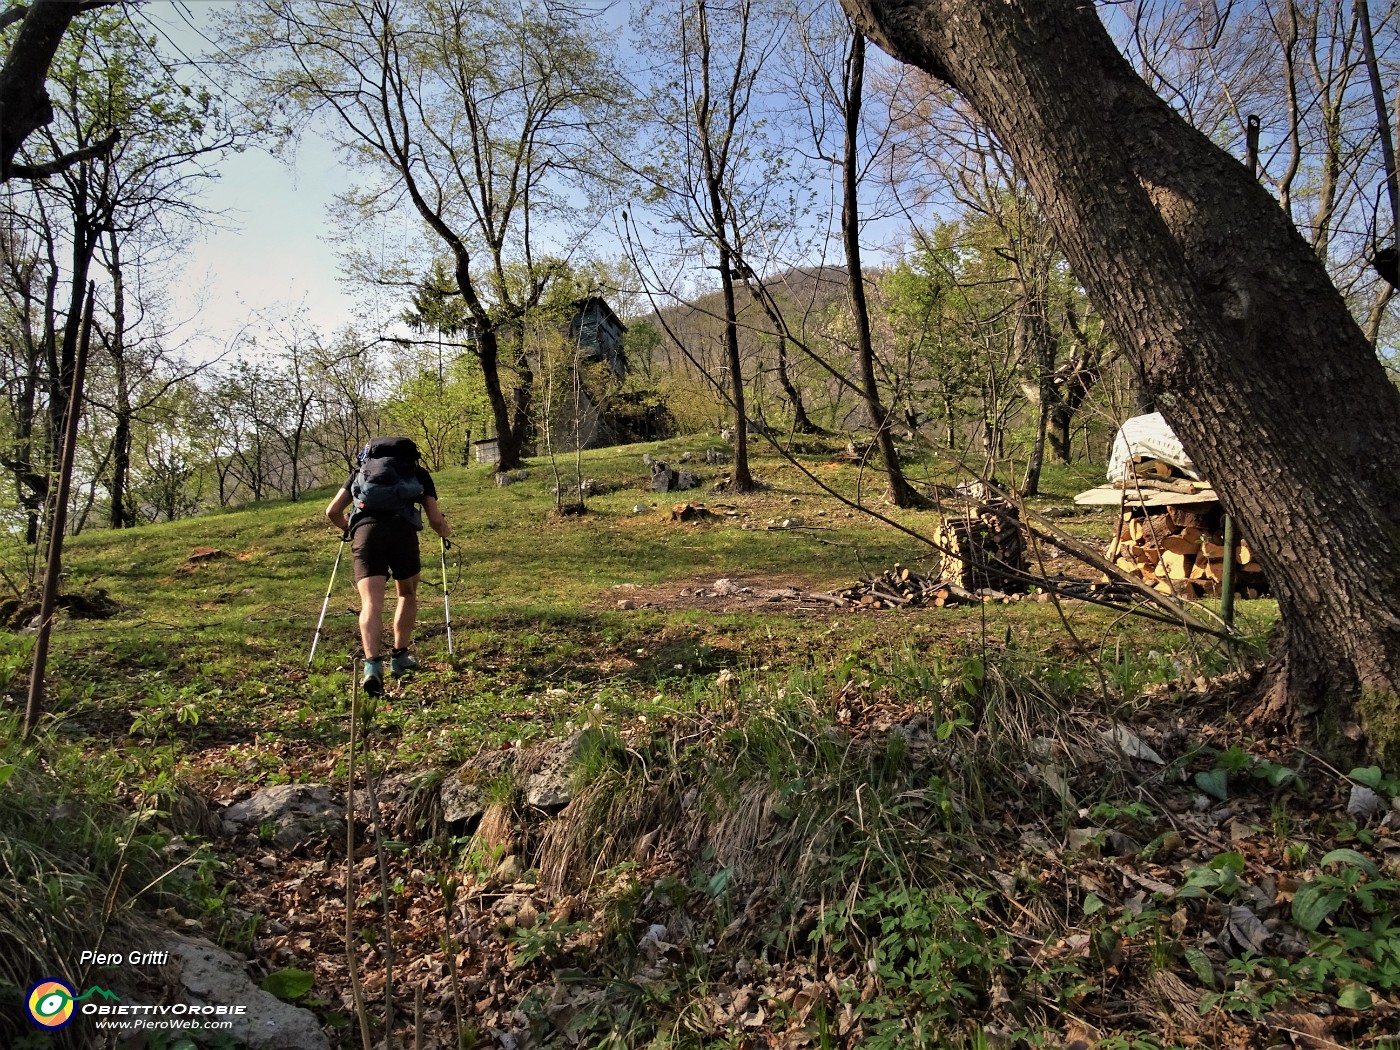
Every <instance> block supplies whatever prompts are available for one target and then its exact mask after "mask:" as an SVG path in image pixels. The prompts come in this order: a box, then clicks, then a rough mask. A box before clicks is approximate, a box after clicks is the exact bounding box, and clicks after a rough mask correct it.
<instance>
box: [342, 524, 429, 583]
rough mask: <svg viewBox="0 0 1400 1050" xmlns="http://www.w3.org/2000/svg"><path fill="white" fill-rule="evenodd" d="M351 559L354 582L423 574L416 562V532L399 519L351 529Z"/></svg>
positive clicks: (417, 561)
mask: <svg viewBox="0 0 1400 1050" xmlns="http://www.w3.org/2000/svg"><path fill="white" fill-rule="evenodd" d="M350 550H351V551H352V552H353V553H354V555H355V579H356V580H363V579H365V578H366V577H369V576H392V577H393V578H394V579H396V580H407V579H409V578H411V577H413V576H417V575H418V574H419V573H420V572H422V571H423V563H422V562H421V561H420V560H419V558H418V530H417V529H415V528H414V527H413V526H412V525H410V524H409V523H408V522H407V521H404V520H403V519H402V518H395V519H393V520H391V521H366V522H364V523H363V524H361V525H357V526H355V534H354V536H353V537H352V538H351V540H350Z"/></svg>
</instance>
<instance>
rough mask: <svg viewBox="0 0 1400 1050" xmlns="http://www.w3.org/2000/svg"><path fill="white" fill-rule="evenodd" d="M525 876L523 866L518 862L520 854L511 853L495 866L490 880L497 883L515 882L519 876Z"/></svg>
mask: <svg viewBox="0 0 1400 1050" xmlns="http://www.w3.org/2000/svg"><path fill="white" fill-rule="evenodd" d="M523 874H525V868H524V865H522V864H521V862H520V854H518V853H512V854H510V856H508V857H506V858H505V859H504V860H502V861H501V863H500V864H498V865H496V870H495V871H493V872H492V873H491V878H493V879H495V880H496V881H497V882H508V883H513V882H517V881H519V879H520V876H521V875H523Z"/></svg>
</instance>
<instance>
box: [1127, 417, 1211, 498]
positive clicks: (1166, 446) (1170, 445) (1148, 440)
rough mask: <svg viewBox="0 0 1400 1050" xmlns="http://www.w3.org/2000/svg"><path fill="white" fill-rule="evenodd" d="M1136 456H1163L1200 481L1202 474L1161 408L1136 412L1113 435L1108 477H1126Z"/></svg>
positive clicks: (1148, 457)
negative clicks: (1198, 471) (1198, 472)
mask: <svg viewBox="0 0 1400 1050" xmlns="http://www.w3.org/2000/svg"><path fill="white" fill-rule="evenodd" d="M1134 457H1142V458H1144V459H1160V460H1161V461H1162V462H1163V463H1169V464H1171V465H1172V466H1173V467H1176V468H1177V469H1178V470H1180V471H1181V472H1182V473H1183V474H1185V475H1186V476H1187V477H1189V478H1195V479H1196V480H1198V481H1199V480H1200V477H1201V476H1200V475H1199V474H1197V473H1196V468H1195V467H1194V466H1192V465H1191V457H1190V456H1188V455H1187V454H1186V450H1185V449H1184V448H1182V447H1181V442H1180V441H1178V440H1177V437H1176V435H1175V434H1174V433H1172V428H1171V427H1170V426H1168V425H1167V421H1166V420H1165V419H1163V418H1162V413H1160V412H1152V413H1149V414H1148V415H1145V416H1133V418H1132V419H1129V420H1127V421H1126V422H1125V423H1124V424H1123V425H1122V426H1121V427H1119V428H1118V434H1117V435H1116V436H1115V437H1114V439H1113V451H1112V452H1111V453H1110V454H1109V457H1108V480H1109V481H1122V480H1123V479H1124V478H1126V477H1127V476H1128V475H1129V473H1130V471H1131V468H1132V465H1133V459H1134Z"/></svg>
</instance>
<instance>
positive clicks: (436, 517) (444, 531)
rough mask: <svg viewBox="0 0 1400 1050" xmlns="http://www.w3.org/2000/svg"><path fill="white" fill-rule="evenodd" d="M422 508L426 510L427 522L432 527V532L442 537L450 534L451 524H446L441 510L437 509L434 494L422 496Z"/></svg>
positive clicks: (445, 537)
mask: <svg viewBox="0 0 1400 1050" xmlns="http://www.w3.org/2000/svg"><path fill="white" fill-rule="evenodd" d="M423 510H424V511H426V512H427V515H428V524H429V525H431V526H432V527H433V531H434V532H436V533H437V534H438V535H439V536H441V537H442V538H443V539H447V537H449V536H451V535H452V526H451V525H449V524H447V519H446V518H444V517H443V516H442V511H440V510H438V505H437V498H436V497H435V496H424V497H423Z"/></svg>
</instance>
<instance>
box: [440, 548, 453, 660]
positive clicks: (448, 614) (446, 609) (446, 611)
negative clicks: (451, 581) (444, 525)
mask: <svg viewBox="0 0 1400 1050" xmlns="http://www.w3.org/2000/svg"><path fill="white" fill-rule="evenodd" d="M438 538H439V539H441V540H442V615H443V617H444V618H445V619H446V620H447V655H448V656H451V655H452V608H451V606H449V605H448V603H447V537H446V536H440V537H438Z"/></svg>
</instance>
